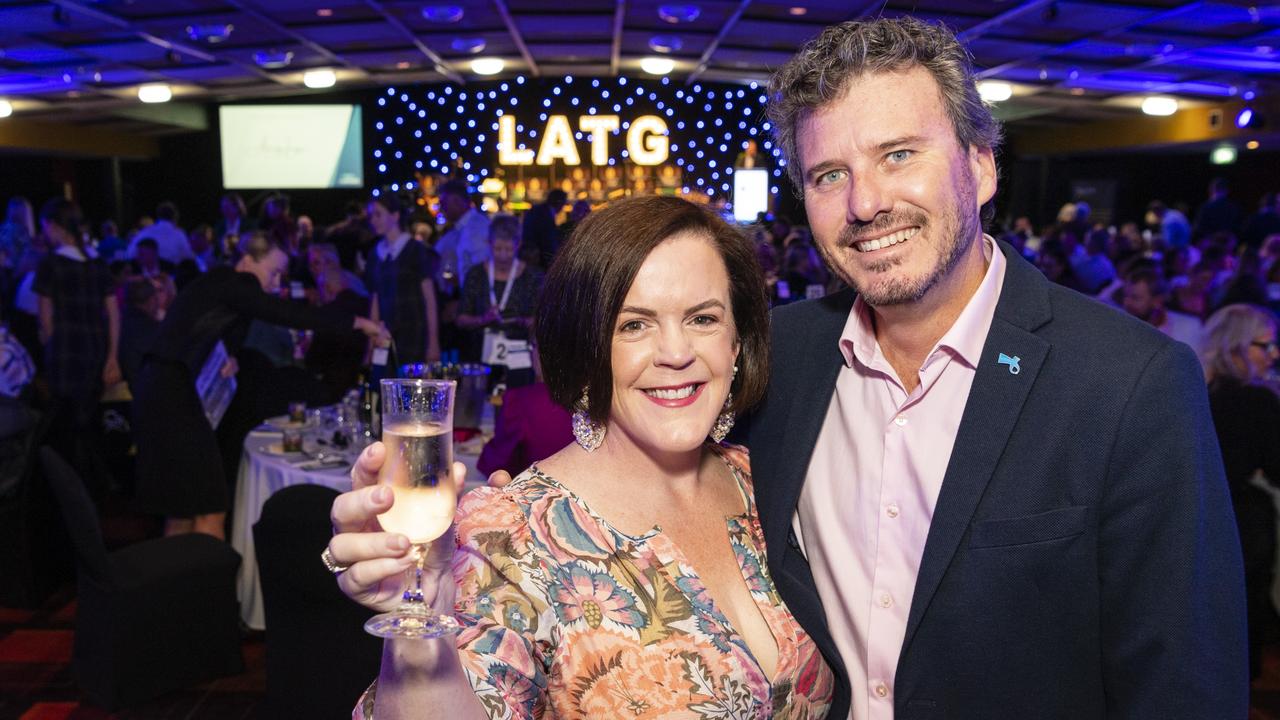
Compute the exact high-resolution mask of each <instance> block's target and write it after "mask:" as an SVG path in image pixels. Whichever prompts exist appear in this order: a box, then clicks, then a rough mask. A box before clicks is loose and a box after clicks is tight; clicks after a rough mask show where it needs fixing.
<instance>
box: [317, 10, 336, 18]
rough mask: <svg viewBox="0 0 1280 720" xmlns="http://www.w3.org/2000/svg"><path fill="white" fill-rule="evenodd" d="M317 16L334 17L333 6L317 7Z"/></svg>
mask: <svg viewBox="0 0 1280 720" xmlns="http://www.w3.org/2000/svg"><path fill="white" fill-rule="evenodd" d="M316 17H333V8H316Z"/></svg>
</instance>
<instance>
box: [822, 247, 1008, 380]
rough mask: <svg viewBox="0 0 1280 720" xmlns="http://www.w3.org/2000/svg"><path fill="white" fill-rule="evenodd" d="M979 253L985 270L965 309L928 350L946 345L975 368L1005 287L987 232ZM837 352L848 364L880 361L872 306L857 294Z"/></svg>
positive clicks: (999, 260) (1001, 261)
mask: <svg viewBox="0 0 1280 720" xmlns="http://www.w3.org/2000/svg"><path fill="white" fill-rule="evenodd" d="M982 255H983V257H984V258H985V259H986V261H987V271H986V273H985V274H984V275H983V276H982V282H981V283H980V284H979V285H978V289H977V290H976V291H974V293H973V296H972V297H970V298H969V302H968V303H966V304H965V306H964V310H962V311H961V312H960V316H959V317H957V318H956V321H955V323H954V324H953V325H952V326H951V329H949V330H947V332H946V333H945V334H943V336H942V338H941V339H939V340H938V342H937V344H936V345H934V347H933V350H931V351H930V352H929V357H932V356H933V355H934V353H936V352H937V351H938V349H939V348H944V347H945V348H947V349H948V350H950V351H952V352H954V353H955V354H956V355H957V356H958V357H959V358H960V359H961V360H962V361H964V363H965V364H967V365H968V366H969V367H977V366H978V359H979V358H980V357H981V356H982V346H983V345H984V344H985V343H986V341H987V332H988V331H989V330H990V328H991V320H992V319H993V318H994V317H995V314H996V304H997V303H998V302H999V300H1000V290H1001V288H1002V287H1003V286H1004V270H1005V265H1006V260H1005V259H1004V253H1002V252H1000V248H998V247H997V246H996V244H995V240H993V239H992V238H991V236H990V235H986V234H984V235H983V236H982ZM839 342H840V354H841V355H842V356H844V362H845V365H846V366H847V367H853V362H854V360H855V359H856V360H857V361H858V362H859V363H861V364H862V365H864V366H865V367H873V366H874V365H875V363H876V360H877V359H881V361H882V362H883V355H882V353H881V352H880V344H879V343H878V342H876V331H875V326H874V324H873V322H872V317H871V306H870V305H868V304H867V303H866V302H865V301H863V299H862V296H861V295H859V296H858V297H857V299H856V300H854V302H853V310H852V311H850V313H849V319H848V320H847V321H846V322H845V325H844V330H843V331H842V332H841V333H840V341H839Z"/></svg>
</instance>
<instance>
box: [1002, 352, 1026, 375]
mask: <svg viewBox="0 0 1280 720" xmlns="http://www.w3.org/2000/svg"><path fill="white" fill-rule="evenodd" d="M1021 360H1022V358H1020V357H1018V356H1017V355H1014V356H1013V357H1009V356H1008V355H1005V354H1004V353H1000V359H998V360H996V362H998V363H1000V364H1001V365H1008V366H1009V374H1010V375H1017V374H1018V373H1020V372H1022V368H1020V367H1018V362H1019V361H1021Z"/></svg>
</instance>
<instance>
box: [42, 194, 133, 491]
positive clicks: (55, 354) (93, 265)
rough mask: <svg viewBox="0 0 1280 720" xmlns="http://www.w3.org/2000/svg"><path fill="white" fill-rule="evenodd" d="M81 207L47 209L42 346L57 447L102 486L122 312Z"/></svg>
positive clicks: (64, 203)
mask: <svg viewBox="0 0 1280 720" xmlns="http://www.w3.org/2000/svg"><path fill="white" fill-rule="evenodd" d="M81 225H82V221H81V217H80V209H79V208H77V207H76V205H75V203H73V202H71V201H70V200H66V199H64V198H55V199H53V200H50V201H48V202H46V203H45V204H44V206H43V207H41V208H40V227H41V230H42V231H43V232H44V235H45V237H46V238H48V240H49V244H50V246H51V252H50V253H49V254H48V255H46V256H45V258H44V259H43V260H41V261H40V265H39V267H38V268H37V269H36V276H35V284H34V290H35V293H36V295H37V296H39V313H38V318H39V331H40V342H41V344H42V345H43V346H44V351H45V352H44V362H45V371H46V372H47V374H48V379H49V393H50V394H51V395H52V396H53V400H54V403H55V410H54V413H55V421H54V428H55V429H54V438H55V444H56V445H57V447H58V448H59V449H60V450H62V451H63V452H64V453H66V455H67V458H68V460H70V461H71V462H72V463H73V464H74V465H75V467H76V469H77V470H78V471H79V472H80V473H81V475H82V476H83V477H85V478H87V479H91V480H92V481H93V482H95V483H102V482H103V481H105V480H106V479H107V478H106V473H107V471H106V468H105V465H104V461H103V459H102V455H101V453H100V452H99V451H98V450H97V448H95V447H94V446H93V445H94V439H95V438H97V437H98V435H99V434H100V433H99V432H98V431H97V430H96V429H95V428H94V426H93V425H94V423H93V419H94V412H95V411H96V410H97V407H98V398H99V397H101V396H102V390H103V388H104V387H110V386H111V385H114V384H116V383H118V382H120V380H121V379H122V376H121V374H120V364H119V362H118V358H119V346H120V308H119V306H118V305H117V304H116V295H115V289H114V287H113V285H114V283H113V282H112V279H111V273H110V272H109V271H108V270H107V266H106V265H104V264H103V263H102V261H100V260H99V259H98V258H97V257H96V256H90V254H89V251H87V250H86V249H85V246H84V235H83V228H82V227H81Z"/></svg>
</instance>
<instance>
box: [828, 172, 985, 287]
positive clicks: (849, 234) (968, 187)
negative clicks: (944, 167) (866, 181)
mask: <svg viewBox="0 0 1280 720" xmlns="http://www.w3.org/2000/svg"><path fill="white" fill-rule="evenodd" d="M960 183H961V187H959V188H958V189H957V192H956V198H958V199H959V202H954V203H953V204H952V205H951V207H949V208H947V210H946V211H945V212H944V213H943V215H942V216H941V222H940V223H937V224H936V225H937V226H939V227H940V228H942V230H943V235H944V237H942V238H939V241H941V242H943V243H945V245H943V246H942V247H941V248H940V252H939V256H938V262H937V263H935V264H934V266H933V268H932V269H931V270H930V271H929V272H928V273H926V274H925V275H923V276H920V277H918V278H890V279H888V280H886V281H884V282H880V283H876V282H874V281H873V282H872V283H868V285H869V287H860V286H859V285H858V283H856V282H854V281H853V277H852V275H851V274H850V273H846V272H844V270H843V268H842V267H841V265H840V263H839V262H838V259H837V255H838V253H839V252H841V251H843V252H849V253H857V252H858V250H857V249H856V248H854V246H853V243H854V242H856V241H857V240H858V239H859V237H860V236H865V235H876V234H879V233H881V232H882V231H884V230H887V229H889V228H892V227H898V226H900V225H904V224H906V225H918V226H919V227H920V231H919V232H918V233H917V234H916V237H913V238H911V239H910V240H908V241H907V242H909V243H910V242H915V241H916V239H917V238H920V237H921V236H925V235H929V233H928V231H929V229H930V228H931V227H933V226H935V223H934V222H932V221H931V220H930V218H929V216H928V215H926V214H925V213H923V212H916V211H909V212H902V213H898V212H891V213H888V214H886V215H884V216H882V217H883V219H881V218H879V217H878V218H876V219H875V220H872V221H871V222H869V223H866V224H865V225H862V226H860V227H859V228H857V229H855V228H854V227H853V226H851V225H845V226H844V227H843V228H842V229H841V231H840V236H839V238H838V239H837V242H836V247H835V249H834V251H833V250H831V249H829V248H828V246H827V244H826V243H822V242H818V243H815V244H816V245H817V247H818V254H820V255H821V256H822V261H823V262H824V263H825V264H826V266H827V269H828V270H830V271H831V272H833V273H835V274H836V275H837V276H838V277H839V278H840V279H841V280H843V281H844V282H845V283H846V284H847V285H848V286H849V287H851V288H853V289H854V291H855V292H857V293H858V294H859V295H861V296H862V298H863V300H864V301H866V303H867V304H869V305H871V306H872V307H888V306H893V305H906V304H910V303H915V302H919V301H920V300H922V299H923V298H924V296H925V295H926V294H928V292H929V290H931V289H933V287H934V286H935V285H937V284H938V282H939V281H941V280H942V279H943V278H945V277H947V276H948V275H950V274H951V271H952V270H954V269H955V266H956V264H957V263H959V262H960V258H962V257H964V254H965V252H966V251H968V249H969V247H970V246H971V244H972V243H973V242H974V241H975V240H976V238H977V234H978V230H979V228H980V227H981V220H980V212H979V210H977V209H976V208H974V207H973V206H974V202H973V199H974V197H975V195H976V188H975V183H974V178H973V173H972V172H971V171H970V170H969V168H968V166H967V165H966V166H965V167H964V169H963V171H962V174H961V177H960ZM904 221H905V222H904ZM948 227H952V228H955V231H954V232H952V233H950V237H945V235H947V233H946V232H945V230H946V228H948ZM901 264H902V261H901V260H900V259H892V260H890V259H885V260H880V261H875V262H873V263H871V264H870V265H869V266H868V268H867V269H868V271H869V273H870V274H871V276H872V277H873V278H874V277H875V276H876V275H881V274H887V273H889V272H890V271H891V270H892V269H893V268H895V267H897V266H898V265H901Z"/></svg>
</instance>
